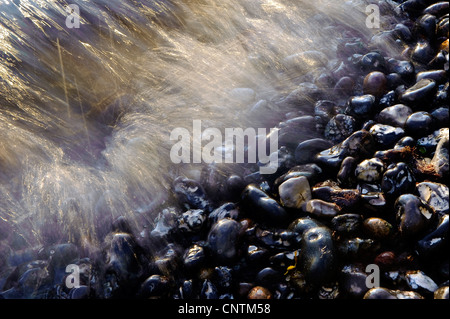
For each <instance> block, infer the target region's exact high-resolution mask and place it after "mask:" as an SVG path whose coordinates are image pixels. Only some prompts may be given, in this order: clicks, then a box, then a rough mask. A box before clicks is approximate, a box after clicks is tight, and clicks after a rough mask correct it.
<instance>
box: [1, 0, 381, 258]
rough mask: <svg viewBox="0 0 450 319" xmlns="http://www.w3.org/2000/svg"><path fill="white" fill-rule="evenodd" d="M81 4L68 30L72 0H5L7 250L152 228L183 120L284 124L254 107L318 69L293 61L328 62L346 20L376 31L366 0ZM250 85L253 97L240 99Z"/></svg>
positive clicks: (104, 0) (172, 170)
mask: <svg viewBox="0 0 450 319" xmlns="http://www.w3.org/2000/svg"><path fill="white" fill-rule="evenodd" d="M70 3H75V4H77V5H78V6H79V7H80V14H81V26H80V28H79V29H69V28H67V27H66V25H65V21H66V16H67V13H66V11H65V8H66V6H67V4H68V3H66V2H65V1H50V0H49V1H40V0H35V1H32V0H13V1H7V0H1V1H0V52H1V54H0V218H1V219H2V220H3V221H2V223H3V224H2V225H8V226H5V229H6V228H8V231H9V233H8V237H7V239H5V240H6V241H7V243H5V242H3V243H2V245H3V246H2V247H7V248H3V249H2V252H4V254H8V253H9V251H10V249H12V250H15V249H24V248H27V247H35V246H38V245H46V244H53V243H58V242H66V241H71V242H74V243H77V244H84V243H87V242H90V243H93V244H95V243H96V241H98V240H99V239H100V240H101V237H102V232H106V231H107V230H105V229H109V226H110V224H111V221H112V220H113V219H115V218H116V217H118V216H120V215H123V216H125V217H127V218H128V219H129V220H130V221H131V222H134V223H135V225H136V226H139V227H142V226H143V225H145V224H146V223H151V220H152V218H153V216H155V214H157V213H158V212H159V209H160V207H161V206H163V205H164V204H165V202H166V201H168V200H169V199H170V198H169V195H168V193H169V189H170V183H171V179H172V177H174V176H177V175H178V174H179V172H178V171H179V170H180V169H184V168H183V167H180V166H174V165H171V164H170V160H169V151H170V143H169V134H170V131H171V130H172V129H173V128H174V127H186V128H188V129H189V128H190V127H191V126H192V120H193V119H200V120H202V124H203V125H204V126H205V127H208V126H212V127H217V128H225V127H242V128H245V127H252V126H253V127H258V125H267V126H270V125H275V124H276V122H277V121H278V120H279V119H275V120H274V123H260V122H255V120H254V118H252V117H250V116H249V110H250V109H251V107H252V106H253V105H254V104H255V103H256V102H258V101H259V100H261V99H265V100H267V101H272V100H274V99H276V98H277V97H279V96H283V94H286V93H288V92H290V91H292V89H293V88H295V87H296V85H298V84H299V83H300V82H301V81H300V79H301V77H302V76H304V75H305V74H306V73H307V72H309V71H312V70H313V69H315V68H317V65H314V63H315V62H314V61H310V62H311V65H309V64H308V61H307V60H303V61H302V65H301V67H300V68H292V66H290V65H289V64H287V63H286V59H285V58H286V57H288V56H291V55H293V54H296V53H300V52H304V51H309V50H316V51H320V52H322V53H324V54H325V55H326V56H327V58H328V61H325V64H326V65H324V66H327V65H328V66H329V65H331V64H332V63H333V61H334V60H333V59H335V56H334V55H333V52H334V50H335V48H336V45H337V39H336V37H335V28H333V27H331V26H332V25H333V23H335V22H338V23H340V24H342V25H350V26H352V27H353V28H354V29H355V30H358V31H359V32H361V33H362V34H366V35H367V36H370V35H371V34H372V33H374V32H376V30H371V29H368V28H366V27H365V25H364V23H365V18H366V15H365V13H364V8H365V3H364V2H362V3H360V4H359V5H357V4H355V3H352V2H350V3H341V2H340V1H331V0H316V1H306V0H305V1H293V0H292V1H289V0H260V1H255V0H244V1H243V0H239V1H238V0H221V1H214V0H183V1H175V0H173V1H168V0H165V1H163V0H154V1H139V2H134V1H119V0H96V1H82V0H77V1H73V2H70ZM313 62H314V63H313ZM242 87H245V88H251V89H253V90H254V92H255V96H251V95H250V96H246V97H238V98H236V97H235V96H234V95H233V91H232V90H233V89H234V88H242ZM186 169H188V171H185V172H184V173H185V174H188V173H191V174H193V173H192V168H186ZM194 175H195V174H194ZM2 227H3V226H2ZM5 245H6V246H5ZM0 266H1V264H0Z"/></svg>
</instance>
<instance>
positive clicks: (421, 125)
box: [404, 111, 433, 136]
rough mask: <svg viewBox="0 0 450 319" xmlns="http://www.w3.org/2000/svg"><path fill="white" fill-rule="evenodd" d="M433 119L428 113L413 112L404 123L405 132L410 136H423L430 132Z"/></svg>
mask: <svg viewBox="0 0 450 319" xmlns="http://www.w3.org/2000/svg"><path fill="white" fill-rule="evenodd" d="M432 127H433V117H432V116H431V115H430V113H428V112H424V111H421V112H415V113H413V114H411V115H410V116H409V117H408V119H407V120H406V122H405V127H404V128H405V132H406V134H409V135H411V136H423V134H427V133H429V132H430V130H432Z"/></svg>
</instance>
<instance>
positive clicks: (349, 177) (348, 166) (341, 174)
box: [336, 156, 357, 187]
mask: <svg viewBox="0 0 450 319" xmlns="http://www.w3.org/2000/svg"><path fill="white" fill-rule="evenodd" d="M356 165H357V160H356V159H355V158H354V157H351V156H347V157H346V158H345V159H344V160H343V161H342V163H341V167H340V169H339V171H338V173H337V176H336V179H337V182H338V183H339V186H341V187H351V186H352V185H354V184H355V183H356V178H355V168H356Z"/></svg>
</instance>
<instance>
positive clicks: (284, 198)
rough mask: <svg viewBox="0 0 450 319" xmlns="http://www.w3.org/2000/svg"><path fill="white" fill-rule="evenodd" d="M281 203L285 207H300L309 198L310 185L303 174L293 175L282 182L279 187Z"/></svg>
mask: <svg viewBox="0 0 450 319" xmlns="http://www.w3.org/2000/svg"><path fill="white" fill-rule="evenodd" d="M278 193H279V194H280V202H281V205H283V206H284V207H287V208H296V209H299V208H301V206H302V204H303V203H305V202H307V201H309V200H310V199H311V187H310V186H309V182H308V179H307V178H306V177H305V176H299V177H293V178H290V179H288V180H287V181H285V182H283V183H282V184H281V185H280V186H279V188H278Z"/></svg>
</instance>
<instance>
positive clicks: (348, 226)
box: [331, 214, 363, 236]
mask: <svg viewBox="0 0 450 319" xmlns="http://www.w3.org/2000/svg"><path fill="white" fill-rule="evenodd" d="M362 221H363V220H362V217H361V215H359V214H341V215H338V216H335V217H333V219H332V220H331V225H332V230H333V231H335V232H337V233H338V234H340V235H343V236H350V235H354V234H357V233H358V232H359V231H360V229H361V225H362Z"/></svg>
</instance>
